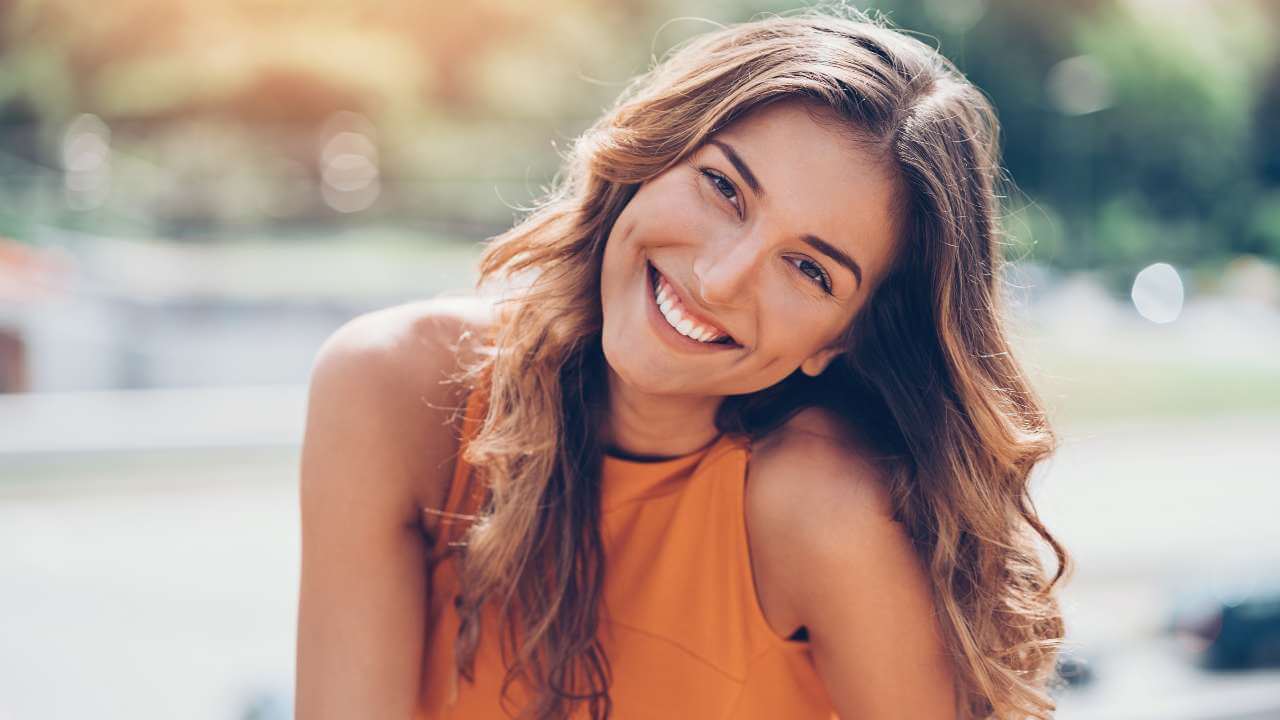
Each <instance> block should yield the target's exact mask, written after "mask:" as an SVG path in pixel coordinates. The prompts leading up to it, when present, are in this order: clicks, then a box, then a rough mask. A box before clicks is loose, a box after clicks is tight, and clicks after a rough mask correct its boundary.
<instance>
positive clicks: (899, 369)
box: [455, 9, 1069, 720]
mask: <svg viewBox="0 0 1280 720" xmlns="http://www.w3.org/2000/svg"><path fill="white" fill-rule="evenodd" d="M785 99H791V100H799V101H803V102H805V103H808V104H809V105H810V106H812V107H814V108H817V109H820V110H822V111H823V113H822V114H823V116H825V117H832V116H834V117H835V118H837V119H838V121H839V123H840V124H841V125H843V126H847V128H848V129H849V130H851V131H852V132H854V133H856V136H857V137H859V138H861V139H862V140H864V141H865V143H867V144H869V145H870V147H872V148H873V149H877V150H878V151H879V152H880V154H881V156H882V157H883V158H884V159H885V160H886V162H887V163H888V166H889V167H890V168H892V169H893V170H894V171H896V173H898V174H899V176H900V178H901V180H902V186H903V188H904V190H905V194H904V197H903V198H902V204H901V208H900V212H901V217H900V218H899V220H900V223H899V225H900V227H901V237H900V238H899V240H900V242H899V244H898V245H899V250H898V251H897V254H896V257H895V258H894V261H893V263H892V265H891V267H890V269H889V271H888V273H887V274H886V276H885V277H884V279H883V281H882V282H881V283H880V284H879V285H878V287H876V289H875V292H874V295H873V296H872V297H871V298H870V299H869V300H868V301H867V302H866V303H865V304H864V306H863V308H862V310H861V311H860V312H859V315H858V317H857V318H855V319H854V321H853V322H851V323H850V325H849V328H848V330H847V331H846V333H845V334H844V337H843V347H844V348H845V350H846V351H845V352H844V353H842V354H841V355H840V356H839V357H838V358H837V360H836V361H834V362H832V363H831V364H830V365H829V366H828V367H827V369H826V371H825V372H824V373H822V374H821V375H820V376H818V377H808V376H806V375H804V374H803V373H800V372H796V373H794V374H793V375H791V376H790V377H788V378H786V379H785V380H783V381H782V382H780V383H778V384H777V385H775V386H773V387H770V388H767V389H764V390H761V391H759V392H756V393H753V394H749V395H742V396H731V397H726V398H725V399H724V401H723V402H722V403H721V406H720V408H719V411H718V413H717V417H716V423H717V425H718V427H719V429H720V430H721V431H724V432H738V433H745V434H747V435H749V436H751V437H753V438H759V437H761V436H763V435H765V434H767V433H768V432H770V431H771V430H773V429H775V428H777V427H778V426H779V425H780V424H782V423H783V422H785V421H786V420H787V419H788V418H789V417H791V416H792V415H793V414H795V413H796V412H797V411H799V410H800V409H802V408H804V407H806V406H810V405H822V406H825V407H828V408H830V409H831V410H833V411H835V412H838V413H839V414H840V415H841V416H843V417H845V418H847V419H848V421H849V422H851V423H855V424H856V425H857V426H859V427H861V428H863V429H864V430H865V431H867V432H869V433H872V434H873V436H874V440H875V442H876V443H877V445H878V446H879V448H878V449H879V450H880V451H883V452H884V453H885V454H886V455H888V456H891V457H894V458H897V461H896V462H894V463H892V464H893V465H894V467H895V468H896V470H895V471H894V473H893V475H892V478H891V489H892V498H893V510H894V513H895V519H896V520H898V521H899V522H901V523H902V524H903V525H904V526H905V527H906V528H907V530H908V531H909V533H910V537H911V538H912V540H913V542H914V545H915V549H916V551H917V553H918V555H919V557H920V559H921V561H922V563H923V565H924V567H926V568H927V571H928V574H929V576H930V579H931V581H932V583H931V584H932V590H933V594H934V601H935V604H936V607H937V608H938V610H939V616H940V621H941V623H942V626H943V629H944V635H945V640H946V643H947V646H948V649H949V651H950V655H951V657H952V658H953V662H954V671H955V677H956V678H957V693H958V697H957V711H958V713H959V716H960V717H961V718H1013V717H1017V718H1025V717H1034V718H1049V717H1051V716H1052V711H1053V709H1054V707H1055V706H1054V701H1053V699H1052V697H1051V695H1050V692H1049V691H1050V689H1051V687H1050V685H1051V680H1052V678H1053V675H1054V673H1053V668H1054V661H1055V658H1056V654H1057V651H1058V648H1059V646H1060V644H1061V642H1062V638H1063V621H1062V615H1061V612H1060V609H1059V606H1058V603H1057V601H1056V597H1055V595H1054V594H1053V589H1054V586H1055V585H1056V584H1057V583H1058V581H1059V580H1060V579H1062V578H1063V577H1064V575H1065V573H1066V571H1067V570H1068V563H1069V559H1068V555H1067V552H1066V551H1065V550H1064V548H1063V547H1062V545H1061V544H1059V542H1058V541H1057V540H1056V539H1055V538H1054V537H1053V536H1052V535H1051V534H1050V533H1049V531H1048V530H1047V529H1046V528H1045V526H1044V525H1043V524H1042V523H1041V521H1040V519H1039V517H1038V515H1037V513H1036V510H1035V507H1034V506H1033V504H1032V501H1031V497H1030V495H1029V487H1028V485H1029V477H1028V476H1029V473H1030V472H1031V470H1032V467H1033V466H1034V465H1036V463H1037V462H1039V461H1040V460H1042V459H1044V458H1045V457H1047V456H1048V455H1049V454H1050V453H1052V451H1053V449H1054V447H1055V439H1054V436H1053V434H1052V432H1051V430H1050V428H1049V426H1048V424H1047V422H1046V418H1045V413H1044V411H1043V409H1042V406H1041V404H1040V402H1039V400H1038V399H1037V397H1036V395H1035V393H1034V392H1033V390H1032V388H1031V387H1030V385H1029V383H1028V381H1027V379H1026V376H1025V375H1024V373H1023V371H1022V369H1021V368H1020V367H1019V365H1018V364H1017V362H1016V361H1015V359H1014V357H1013V355H1012V353H1011V351H1010V347H1009V344H1008V341H1007V338H1006V332H1005V330H1004V328H1003V321H1002V313H1003V309H1002V304H1003V303H1002V289H1003V286H1002V284H1001V280H1000V278H1001V268H1002V265H1003V262H1004V260H1003V258H1002V255H1001V247H1002V245H1003V243H1002V242H1001V238H1002V235H1001V231H1000V227H999V214H1000V210H999V206H998V197H999V195H998V193H999V192H1000V189H1001V184H1002V176H1001V171H1000V168H999V157H998V156H999V152H998V125H997V121H996V117H995V114H994V112H993V110H992V108H991V105H990V104H989V102H988V101H987V99H986V97H985V96H984V95H983V94H982V93H981V92H980V91H979V90H978V89H976V88H975V87H974V86H973V85H972V84H970V83H969V82H968V81H967V80H966V79H965V78H964V77H963V76H962V75H961V74H960V72H959V71H957V70H956V68H955V67H954V66H953V65H952V64H951V63H950V62H949V61H948V60H947V59H945V58H944V57H943V56H942V55H941V54H939V53H938V52H937V51H936V50H934V49H933V48H931V47H929V46H927V45H926V44H924V43H922V42H920V41H918V40H916V39H914V38H912V37H909V36H907V35H905V34H902V33H901V32H898V31H896V30H893V29H892V28H890V27H888V25H887V24H886V23H885V22H884V21H883V20H880V19H870V18H868V17H866V16H864V15H862V14H859V13H856V12H854V11H848V10H845V11H835V12H832V11H830V10H827V11H818V10H813V9H810V10H807V11H803V12H801V13H798V14H795V15H788V16H769V17H766V18H763V19H758V20H754V21H752V22H747V23H742V24H737V25H731V26H728V27H723V28H720V29H716V30H713V31H711V32H708V33H706V34H703V35H700V36H697V37H695V38H693V39H692V40H690V41H688V42H686V43H684V44H683V45H681V46H680V47H678V48H677V49H675V50H674V51H672V52H671V53H670V54H669V55H667V56H666V58H665V59H664V60H663V61H662V62H660V63H658V64H657V65H656V66H655V67H653V68H652V69H651V70H650V71H649V72H647V73H645V74H644V75H641V76H640V77H639V78H637V79H636V80H635V81H634V82H633V83H632V84H631V85H630V86H629V87H628V88H627V89H626V90H625V91H624V92H623V94H622V95H621V97H620V98H619V99H618V100H617V102H616V103H615V105H613V106H612V107H611V108H610V109H609V110H608V111H607V112H606V113H605V114H604V115H603V117H601V118H600V119H599V120H598V121H597V122H596V123H595V124H594V125H592V126H591V127H590V128H589V129H588V130H587V131H586V132H584V133H583V134H582V135H581V136H580V137H579V138H578V139H577V140H576V142H575V143H574V144H573V146H572V149H571V150H570V151H569V152H568V154H567V155H566V157H565V165H564V167H563V169H562V171H561V173H560V174H559V175H558V176H557V181H556V183H555V184H554V186H553V188H552V190H551V191H550V192H549V194H548V195H547V196H546V197H545V198H544V199H543V200H542V201H541V202H540V203H539V204H538V205H537V207H536V208H535V209H533V210H532V212H530V214H528V215H527V216H526V217H525V218H524V219H523V220H522V221H521V222H520V223H518V224H517V225H516V226H515V227H513V228H512V229H511V230H509V231H507V232H505V233H503V234H502V235H499V236H497V237H496V238H493V239H492V240H491V241H490V243H489V245H488V247H487V248H486V250H485V252H484V255H483V257H482V260H481V281H480V282H481V285H484V284H486V283H488V282H490V281H495V280H497V281H502V282H506V283H510V284H512V285H515V286H517V287H519V290H518V291H514V292H511V293H509V295H508V297H507V298H506V299H505V300H504V301H503V302H502V303H501V305H500V308H501V312H500V314H499V318H500V319H499V321H498V322H497V323H496V324H495V326H494V327H493V331H492V332H493V334H492V336H491V338H490V344H489V348H488V351H487V352H484V353H481V354H479V355H478V356H476V357H477V358H478V359H477V360H476V361H475V362H474V363H473V364H471V365H470V366H468V367H467V368H465V369H464V371H463V372H462V373H461V374H460V375H459V378H458V379H459V381H460V382H466V383H468V384H469V385H470V386H472V387H477V386H483V388H484V391H485V392H486V393H487V394H488V398H489V403H488V408H489V409H488V411H487V414H486V416H485V417H484V419H483V421H482V423H481V424H480V426H479V429H478V430H477V432H476V434H475V436H474V438H473V439H472V440H471V441H470V442H469V443H468V444H467V446H466V447H465V449H464V451H463V453H464V454H463V458H464V459H465V461H466V462H467V463H469V464H470V465H471V466H472V467H473V468H474V472H475V474H474V475H473V477H474V478H476V481H477V482H482V483H483V488H484V493H483V497H484V501H483V503H482V505H481V507H480V509H479V510H478V511H477V514H476V515H474V516H472V517H473V518H474V520H475V522H473V523H472V524H471V525H470V527H469V528H468V529H467V530H466V531H465V536H464V542H462V543H460V544H461V546H462V548H461V550H460V552H462V558H461V563H462V564H461V566H460V567H461V568H462V572H461V586H462V589H461V592H460V594H459V597H458V601H457V603H456V606H457V611H458V612H459V614H460V617H461V624H460V628H459V632H458V637H457V642H456V644H455V661H456V664H457V670H458V672H459V673H460V674H461V675H462V676H463V677H465V678H467V679H468V680H473V679H474V658H475V652H476V647H477V644H478V642H479V633H480V619H481V607H482V606H483V605H484V604H485V603H488V602H493V603H496V604H497V606H498V607H499V608H500V609H501V610H500V617H501V618H502V625H503V626H504V627H505V628H506V630H507V632H506V634H505V635H504V637H505V638H506V639H505V640H504V641H503V642H504V644H503V647H504V658H506V657H507V653H508V651H507V650H506V648H507V643H510V646H511V648H512V652H513V654H514V657H513V658H511V659H509V660H508V661H507V673H506V676H505V678H504V680H503V683H502V698H503V700H504V701H507V700H509V697H508V691H509V689H510V685H511V683H512V682H514V681H515V680H516V679H517V678H519V679H522V680H523V681H524V682H525V683H527V687H528V688H529V689H530V690H531V695H530V697H531V700H530V703H529V704H528V705H526V706H525V707H523V708H522V709H521V710H522V715H521V717H529V718H537V719H538V720H543V719H546V718H560V717H567V716H568V715H569V714H570V713H572V712H576V710H575V709H576V708H578V707H579V706H580V705H581V704H582V703H587V707H588V710H589V714H590V716H591V717H592V718H605V717H608V716H609V713H610V710H611V707H612V704H611V701H610V699H609V693H608V689H609V684H610V679H611V676H610V668H609V663H608V658H607V657H606V655H605V653H604V650H603V648H602V646H601V645H600V643H599V642H598V641H597V639H596V627H597V620H598V615H597V603H598V601H599V599H600V597H601V595H602V585H603V579H604V571H605V567H604V557H603V553H602V549H601V539H600V514H601V511H600V486H599V483H598V477H599V475H598V473H599V469H600V464H601V455H602V451H601V447H600V442H599V439H598V437H597V429H598V428H599V427H600V421H601V418H602V412H604V409H605V408H606V407H607V403H608V398H607V391H606V386H605V381H604V377H605V375H604V359H603V354H602V351H601V345H600V333H601V323H602V320H601V307H600V272H601V258H602V255H603V251H604V245H605V242H606V239H607V238H608V236H609V232H610V229H611V228H612V226H613V223H614V221H615V220H616V219H617V217H618V215H619V213H620V212H621V211H622V209H623V207H624V206H625V205H626V204H627V202H628V201H629V200H630V199H631V198H632V197H633V195H634V194H635V192H636V190H637V188H639V186H640V185H641V184H642V183H644V182H646V181H647V180H650V179H652V178H654V177H656V176H657V175H659V174H661V173H662V172H663V171H665V170H667V169H668V168H671V167H672V166H673V165H676V164H677V163H678V162H680V161H681V160H682V159H683V158H685V157H686V156H687V155H689V153H691V152H693V151H694V150H695V149H697V148H698V147H699V146H700V145H701V144H702V143H703V142H704V141H706V140H707V139H708V137H710V136H711V135H712V134H714V133H715V132H716V131H717V130H719V129H721V128H723V127H724V126H725V125H727V124H729V123H731V122H733V121H734V120H736V119H738V118H740V117H742V116H743V115H745V114H746V113H749V112H751V111H752V110H753V109H758V108H760V107H762V106H764V105H766V104H768V103H772V102H777V101H780V100H785ZM1041 541H1043V543H1045V544H1047V546H1048V548H1050V549H1051V550H1052V553H1053V554H1054V555H1056V572H1055V573H1053V575H1052V577H1050V576H1049V572H1048V571H1047V570H1046V568H1045V564H1044V562H1043V561H1042V559H1041V555H1040V552H1039V551H1040V549H1041V548H1042V546H1041V545H1040V543H1041Z"/></svg>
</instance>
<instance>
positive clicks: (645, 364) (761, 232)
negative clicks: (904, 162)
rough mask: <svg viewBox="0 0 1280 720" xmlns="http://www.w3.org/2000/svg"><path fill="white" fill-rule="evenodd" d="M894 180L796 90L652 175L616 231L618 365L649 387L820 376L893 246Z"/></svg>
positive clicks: (608, 255) (686, 390) (611, 312)
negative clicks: (813, 112)
mask: <svg viewBox="0 0 1280 720" xmlns="http://www.w3.org/2000/svg"><path fill="white" fill-rule="evenodd" d="M891 177H892V176H891V175H890V174H889V171H888V170H887V169H885V168H884V167H883V166H882V165H880V164H877V163H876V162H875V161H874V160H873V159H872V158H871V157H870V156H869V155H867V154H866V153H865V152H864V151H862V150H860V149H859V148H858V147H857V146H856V145H855V144H853V143H852V142H851V141H850V140H849V139H848V138H847V137H845V136H843V135H841V134H840V132H839V131H837V130H835V129H833V128H830V127H827V126H825V125H822V124H819V123H817V122H815V121H814V120H813V119H812V117H811V116H810V115H809V113H808V112H807V111H806V110H805V108H804V107H803V106H801V105H798V104H795V103H790V102H782V103H776V104H773V105H768V106H766V107H764V108H762V109H760V110H757V111H755V112H753V113H750V114H748V115H747V116H745V117H743V118H742V119H740V120H738V121H737V122H735V123H733V124H731V125H729V126H727V127H726V128H724V129H723V130H722V131H720V132H718V133H716V135H714V136H713V137H712V138H711V139H710V140H709V141H708V142H707V143H705V144H704V145H703V146H702V147H701V148H699V149H698V150H697V151H696V152H694V153H693V154H692V155H691V156H690V157H689V158H687V159H686V160H685V161H682V162H681V163H679V164H678V165H676V166H674V167H672V168H671V169H669V170H667V171H666V172H664V173H663V174H662V175H659V176H658V177H656V178H654V179H652V180H650V181H648V182H646V183H644V184H643V185H642V186H641V187H640V188H639V190H638V191H637V192H636V194H635V196H634V197H633V198H632V199H631V201H630V203H628V204H627V206H626V207H625V208H624V209H623V211H622V213H621V214H620V215H619V216H618V219H617V221H616V222H615V223H614V226H613V229H612V231H611V232H610V234H609V238H608V242H607V244H606V246H605V250H604V260H603V268H602V271H601V303H602V309H603V315H604V329H603V338H602V342H603V348H604V354H605V357H606V359H607V360H608V363H609V366H610V368H611V369H612V370H613V372H615V373H616V374H617V375H618V376H619V377H620V379H621V380H622V381H623V382H625V383H627V384H628V385H630V386H632V387H635V388H636V389H638V390H640V391H643V392H648V393H656V394H673V395H694V396H704V395H719V396H723V395H734V394H742V393H749V392H755V391H757V390H761V389H763V388H766V387H769V386H771V385H773V384H775V383H777V382H779V381H781V380H783V379H784V378H786V377H787V376H788V375H790V374H791V373H792V372H793V371H795V370H796V369H797V368H801V369H802V370H803V371H804V372H807V373H809V374H811V375H817V374H818V373H820V372H821V371H822V369H823V368H825V367H826V364H827V363H828V362H830V361H831V360H832V359H833V358H834V357H835V355H836V354H838V352H839V351H840V348H838V347H832V346H833V343H836V342H838V339H839V337H840V336H841V333H842V331H844V330H845V328H846V327H847V325H848V324H849V322H850V321H851V319H852V318H853V316H854V314H855V313H856V312H857V311H858V309H859V308H860V307H861V306H862V304H863V303H864V302H866V300H867V298H868V296H869V295H870V293H871V290H872V289H873V288H874V287H875V285H876V284H877V281H878V280H879V278H880V277H881V276H882V275H883V274H884V272H885V271H886V270H887V266H888V264H889V262H890V260H891V258H892V254H893V245H894V236H895V227H896V226H895V221H894V218H893V207H894V204H893V199H894V188H895V185H894V182H893V180H892V179H891ZM659 298H661V303H660V302H659ZM673 325H674V326H675V327H673ZM682 331H683V332H682ZM726 334H727V335H728V336H729V337H730V338H731V340H720V341H717V338H723V336H724V335H726ZM690 336H693V337H690ZM695 338H696V339H695Z"/></svg>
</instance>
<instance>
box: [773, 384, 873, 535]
mask: <svg viewBox="0 0 1280 720" xmlns="http://www.w3.org/2000/svg"><path fill="white" fill-rule="evenodd" d="M750 473H751V479H750V483H749V485H748V487H749V500H750V501H751V502H750V503H749V508H750V509H752V510H758V511H760V512H762V513H766V514H768V515H771V516H776V517H775V518H774V519H776V520H786V521H790V520H793V519H797V518H799V517H812V516H813V514H814V513H820V514H823V513H835V514H837V515H838V516H840V517H848V515H847V514H848V513H850V512H853V513H857V514H858V515H859V516H863V515H865V516H877V517H881V518H884V519H888V518H890V517H891V516H892V505H891V502H890V496H889V490H888V468H887V466H886V465H885V464H884V462H883V461H881V460H880V459H879V458H878V455H877V453H876V452H875V451H874V450H873V449H872V447H871V445H870V444H869V443H867V442H866V441H865V440H864V439H863V438H862V437H861V436H860V435H859V434H858V433H857V432H856V431H855V430H854V428H853V427H852V426H851V425H850V423H849V422H848V421H847V420H845V419H844V418H841V417H840V416H839V415H837V414H836V413H834V412H832V411H830V410H827V409H825V408H820V407H809V408H805V409H804V410H801V411H800V412H798V413H796V414H795V415H794V416H793V417H792V418H791V419H790V420H788V421H787V422H786V423H785V424H783V426H782V427H780V428H778V429H777V430H775V431H774V432H772V433H770V434H769V436H767V437H766V438H764V439H763V440H762V441H760V442H759V443H757V445H756V447H755V449H754V451H753V452H752V460H751V468H750ZM762 519H764V520H767V519H769V518H764V517H762Z"/></svg>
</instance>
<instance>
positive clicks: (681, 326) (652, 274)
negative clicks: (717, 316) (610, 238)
mask: <svg viewBox="0 0 1280 720" xmlns="http://www.w3.org/2000/svg"><path fill="white" fill-rule="evenodd" d="M645 264H646V266H647V268H648V273H649V289H650V295H651V296H652V299H653V304H654V308H655V310H657V315H658V317H659V318H660V319H661V321H662V322H663V323H664V324H665V325H666V326H667V327H668V328H669V329H670V330H672V331H674V332H676V333H678V334H679V335H680V336H681V338H683V339H684V340H687V341H690V342H693V343H697V344H699V345H704V346H705V345H711V346H721V347H741V346H740V345H738V343H737V342H735V341H734V339H733V337H732V336H730V335H729V333H728V332H726V331H725V330H724V329H723V328H721V327H719V326H718V325H716V324H715V323H713V322H710V321H709V320H707V319H705V318H700V317H698V316H697V315H696V314H695V313H694V312H693V311H691V310H690V309H689V308H688V306H687V305H686V304H685V303H684V302H682V301H681V299H680V295H679V293H678V292H677V291H676V289H675V288H674V287H673V286H672V285H671V283H669V282H667V280H666V278H664V277H663V276H662V274H661V273H659V272H658V269H657V268H655V267H654V266H653V265H652V264H651V263H648V262H646V263H645ZM708 349H709V348H708Z"/></svg>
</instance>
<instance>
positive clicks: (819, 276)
mask: <svg viewBox="0 0 1280 720" xmlns="http://www.w3.org/2000/svg"><path fill="white" fill-rule="evenodd" d="M797 259H798V260H799V262H798V263H796V267H798V268H800V272H802V273H804V274H805V275H807V276H808V277H809V278H811V279H813V280H814V281H816V282H817V283H818V285H820V286H821V287H822V291H823V292H825V293H827V294H828V295H830V294H831V278H830V276H828V275H827V271H826V270H823V269H822V266H821V265H819V264H818V263H816V262H814V261H812V260H808V259H806V258H797Z"/></svg>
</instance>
